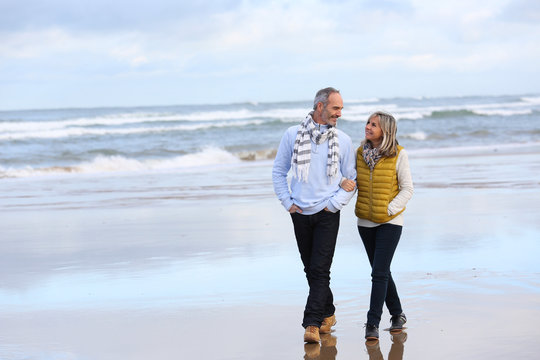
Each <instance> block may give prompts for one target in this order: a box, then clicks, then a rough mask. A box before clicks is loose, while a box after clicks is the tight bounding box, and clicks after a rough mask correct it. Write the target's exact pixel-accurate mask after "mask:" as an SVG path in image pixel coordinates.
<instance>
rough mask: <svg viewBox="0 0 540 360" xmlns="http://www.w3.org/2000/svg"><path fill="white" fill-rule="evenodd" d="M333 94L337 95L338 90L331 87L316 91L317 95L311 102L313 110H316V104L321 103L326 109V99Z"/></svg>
mask: <svg viewBox="0 0 540 360" xmlns="http://www.w3.org/2000/svg"><path fill="white" fill-rule="evenodd" d="M333 93H338V94H339V90H337V89H334V88H333V87H327V88H324V89H321V90H319V91H317V95H315V100H313V110H316V109H317V104H318V103H322V104H323V106H324V107H326V105H328V97H329V96H330V95H331V94H333Z"/></svg>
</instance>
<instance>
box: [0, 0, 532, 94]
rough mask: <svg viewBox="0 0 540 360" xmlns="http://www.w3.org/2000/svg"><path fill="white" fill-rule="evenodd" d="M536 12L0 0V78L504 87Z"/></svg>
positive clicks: (520, 0)
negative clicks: (403, 80) (482, 81)
mask: <svg viewBox="0 0 540 360" xmlns="http://www.w3.org/2000/svg"><path fill="white" fill-rule="evenodd" d="M536 3H537V2H536V1H525V0H513V1H512V0H490V1H487V0H484V1H472V2H471V1H465V0H452V1H450V0H448V1H438V2H433V1H428V0H410V1H397V0H396V1H392V0H379V1H375V0H364V1H353V0H350V1H349V0H344V1H338V0H326V1H322V0H298V1H294V2H291V1H285V0H273V1H262V0H216V1H197V0H194V1H190V2H181V1H173V0H155V1H153V2H149V1H148V2H141V1H139V2H136V1H135V2H134V1H130V2H128V1H126V0H119V1H105V0H95V1H92V2H88V1H81V0H78V1H77V0H72V1H68V0H49V1H38V0H30V1H24V2H21V1H14V0H4V1H2V2H1V3H0V76H1V77H2V78H3V79H4V80H7V82H8V83H17V84H18V86H20V87H23V86H29V87H31V86H32V84H30V83H28V84H26V85H25V83H23V82H24V81H30V80H31V79H40V78H46V79H49V80H51V81H52V80H55V79H56V80H57V81H58V82H59V83H60V82H61V81H64V80H66V79H68V78H69V79H71V81H85V79H86V81H87V82H88V81H91V79H96V78H99V79H101V80H102V84H110V86H111V87H112V86H114V84H116V83H115V82H116V81H117V80H118V79H120V78H121V79H123V81H124V80H125V79H132V80H133V81H134V83H136V82H137V81H138V83H139V84H141V85H140V86H141V87H142V88H144V87H145V86H146V84H148V82H150V81H153V82H154V83H155V85H154V86H155V88H157V89H159V88H160V86H159V84H160V82H163V81H168V82H170V83H172V84H174V83H178V84H179V83H183V82H184V80H186V79H187V81H191V80H192V79H198V82H197V83H198V84H200V85H201V86H203V85H202V84H204V86H207V87H212V86H213V85H212V84H213V83H214V82H215V83H216V84H221V83H222V82H232V83H235V82H237V83H238V82H240V80H239V79H240V78H242V82H243V83H244V84H249V82H250V81H251V82H252V83H253V86H256V85H257V84H260V83H262V82H264V81H267V82H269V83H270V82H272V81H275V82H276V83H279V81H277V80H278V79H280V81H281V82H283V81H288V79H302V78H308V77H311V78H315V79H317V78H321V79H329V80H332V79H333V78H334V79H342V80H341V81H345V82H347V81H353V80H352V79H354V78H355V77H358V76H370V75H369V74H370V73H378V74H379V75H380V74H383V73H389V74H390V73H391V74H402V75H403V76H408V77H411V78H414V77H415V76H416V77H422V76H429V77H430V78H434V77H438V78H439V79H445V82H447V83H448V84H450V82H451V75H452V74H457V73H459V74H468V75H470V76H471V77H476V76H478V74H480V73H482V74H486V73H487V72H488V71H492V72H493V74H495V75H493V76H495V78H499V79H500V80H499V82H500V83H502V82H504V79H503V75H502V74H509V73H512V72H515V71H517V70H516V69H520V71H521V72H524V71H528V72H530V73H534V74H537V71H536V69H537V65H536V64H538V63H539V62H540V50H538V46H537V39H538V36H539V34H540V22H538V21H533V20H535V19H537V16H538V14H539V13H540V11H539V8H540V6H539V5H536ZM520 18H523V19H524V20H523V21H520ZM497 72H499V73H501V75H497ZM203 79H204V80H205V81H202V80H203ZM265 79H266V80H265ZM297 81H298V80H297ZM325 81H328V80H325ZM441 81H442V80H441ZM477 82H478V81H477ZM3 86H4V87H6V86H7V85H5V84H4V85H3ZM171 86H172V85H171ZM217 86H218V85H216V87H217ZM220 86H221V85H220ZM163 88H166V86H163ZM448 88H450V86H448ZM203 91H204V89H202V90H201V92H203ZM7 92H8V93H9V91H7ZM156 96H157V95H156ZM244 96H245V97H247V96H249V94H246V95H244ZM245 97H244V98H245Z"/></svg>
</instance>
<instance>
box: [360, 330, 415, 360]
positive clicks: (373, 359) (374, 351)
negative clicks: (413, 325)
mask: <svg viewBox="0 0 540 360" xmlns="http://www.w3.org/2000/svg"><path fill="white" fill-rule="evenodd" d="M391 336H392V337H391V338H392V346H391V347H390V352H389V353H388V359H387V360H401V359H403V350H404V348H405V346H404V343H405V341H407V333H406V332H404V331H402V332H400V333H397V334H391ZM366 350H367V353H368V355H369V360H384V356H383V354H382V352H381V347H380V343H379V341H378V340H375V341H366Z"/></svg>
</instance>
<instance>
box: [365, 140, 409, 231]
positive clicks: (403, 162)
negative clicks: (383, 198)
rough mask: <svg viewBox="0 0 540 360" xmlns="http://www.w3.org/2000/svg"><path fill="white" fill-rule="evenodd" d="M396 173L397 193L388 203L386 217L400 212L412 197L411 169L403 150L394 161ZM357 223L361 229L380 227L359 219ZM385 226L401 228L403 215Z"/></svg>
mask: <svg viewBox="0 0 540 360" xmlns="http://www.w3.org/2000/svg"><path fill="white" fill-rule="evenodd" d="M396 172H397V178H398V186H399V193H398V194H397V195H396V197H395V198H394V199H393V200H392V201H391V202H390V204H388V215H394V214H395V213H398V212H400V211H401V210H402V209H403V208H404V207H405V205H407V202H408V201H409V200H410V199H411V197H412V195H413V191H414V188H413V181H412V176H411V169H410V167H409V156H408V155H407V152H406V151H405V149H402V150H401V151H400V152H399V155H398V158H397V161H396ZM357 223H358V226H363V227H375V226H378V225H381V224H379V223H375V222H373V221H369V220H366V219H360V218H358V222H357ZM385 224H393V225H401V226H403V213H401V214H399V215H398V216H396V217H395V218H393V219H392V220H390V221H388V222H386V223H385Z"/></svg>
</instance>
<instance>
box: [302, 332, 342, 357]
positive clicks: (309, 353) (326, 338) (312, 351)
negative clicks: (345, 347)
mask: <svg viewBox="0 0 540 360" xmlns="http://www.w3.org/2000/svg"><path fill="white" fill-rule="evenodd" d="M336 345H337V338H336V337H335V336H334V335H331V334H321V344H320V345H319V344H305V345H304V352H305V355H304V359H306V360H315V359H317V360H335V359H336V355H337V348H336Z"/></svg>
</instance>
